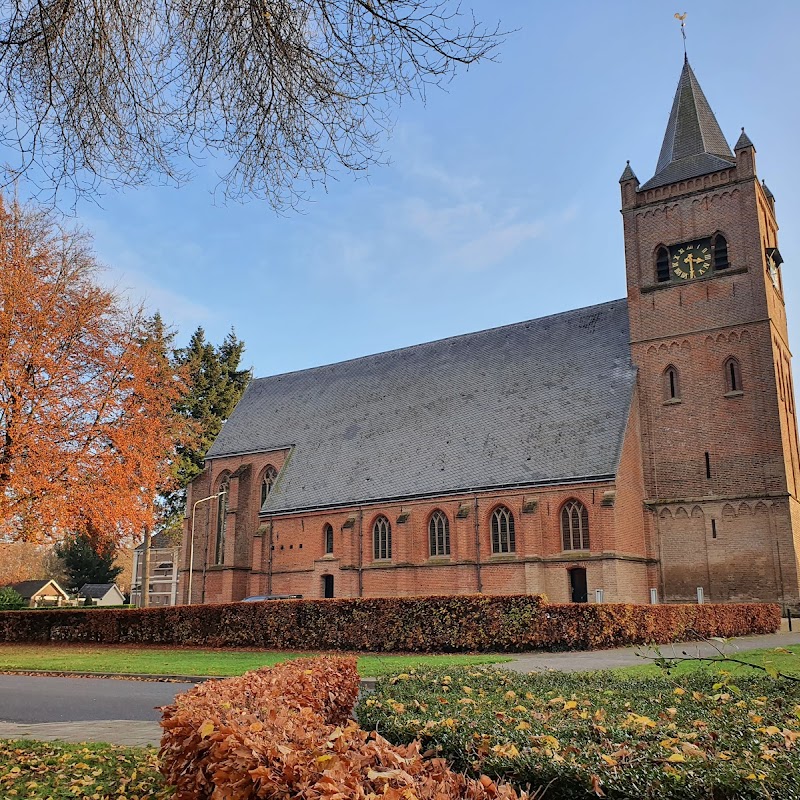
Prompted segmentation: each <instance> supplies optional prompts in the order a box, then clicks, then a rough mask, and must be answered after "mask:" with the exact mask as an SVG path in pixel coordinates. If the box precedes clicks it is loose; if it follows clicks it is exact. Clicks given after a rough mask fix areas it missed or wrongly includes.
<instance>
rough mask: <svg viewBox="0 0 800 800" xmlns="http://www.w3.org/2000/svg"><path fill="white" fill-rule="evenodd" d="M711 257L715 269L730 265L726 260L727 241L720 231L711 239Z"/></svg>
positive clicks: (726, 267) (725, 267)
mask: <svg viewBox="0 0 800 800" xmlns="http://www.w3.org/2000/svg"><path fill="white" fill-rule="evenodd" d="M711 258H712V260H713V263H714V269H715V270H718V269H728V267H729V266H730V265H731V264H730V262H729V261H728V241H727V239H725V237H724V236H723V235H722V234H721V233H718V234H717V235H716V236H715V237H714V238H713V239H712V240H711Z"/></svg>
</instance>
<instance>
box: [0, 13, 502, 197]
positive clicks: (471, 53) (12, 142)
mask: <svg viewBox="0 0 800 800" xmlns="http://www.w3.org/2000/svg"><path fill="white" fill-rule="evenodd" d="M499 39H500V35H499V32H498V30H497V29H496V28H494V29H493V28H491V27H489V28H487V27H484V26H482V25H480V24H479V23H477V22H476V21H475V19H474V17H473V16H472V14H471V13H470V12H469V11H466V10H463V9H462V8H461V5H460V3H459V0H248V1H247V2H221V3H220V2H208V1H207V0H206V2H202V1H199V2H193V3H188V2H177V1H176V0H126V2H122V1H121V0H69V1H67V0H8V2H4V3H2V4H0V115H2V116H4V117H5V118H6V124H5V125H4V126H3V127H2V129H0V130H1V131H2V132H1V133H0V142H2V144H4V145H6V146H7V147H9V148H11V149H12V150H13V151H14V152H16V153H18V154H19V163H18V164H17V165H16V166H15V167H14V168H13V170H12V175H19V174H26V173H33V174H35V175H36V177H37V179H38V185H40V186H46V187H47V188H48V190H52V191H58V190H59V189H61V188H64V187H67V188H68V189H70V190H74V191H77V192H78V193H81V192H91V191H92V190H93V189H94V188H96V186H97V184H98V183H99V182H101V181H110V182H111V183H112V184H116V185H120V184H128V185H132V184H140V183H143V182H146V181H149V180H150V179H151V178H153V177H154V176H156V175H157V176H160V177H165V176H166V177H167V178H171V179H173V180H176V181H178V180H180V179H181V178H182V177H184V170H183V169H182V164H183V163H185V162H184V161H183V160H182V159H183V157H184V156H186V155H188V156H189V158H190V159H193V160H198V159H203V158H205V157H207V156H208V154H212V155H215V156H218V157H219V158H220V160H221V162H223V163H225V164H227V172H225V173H224V174H223V177H222V184H223V186H224V189H225V191H226V192H227V193H228V194H229V195H233V196H237V197H239V196H250V197H263V198H266V199H267V200H268V201H269V202H270V203H271V204H272V205H273V206H274V207H276V208H282V207H285V206H286V204H292V203H294V202H295V201H296V200H297V198H298V196H299V194H300V191H301V190H300V186H301V185H302V184H303V183H304V182H307V181H312V182H314V181H323V182H324V181H325V180H326V178H327V177H328V176H330V175H331V174H333V173H334V172H335V171H337V170H338V169H344V170H346V171H358V170H363V169H365V168H367V167H368V166H369V165H370V164H372V163H375V162H376V161H377V160H380V158H381V142H382V134H383V133H384V131H385V130H386V128H387V126H388V125H389V124H390V121H391V110H392V106H393V104H396V103H399V102H400V100H401V99H402V98H404V97H407V96H412V97H413V96H416V97H423V98H424V95H425V91H426V87H428V86H430V85H432V84H440V83H443V82H446V81H448V80H450V79H451V78H452V76H453V75H454V74H455V73H456V71H457V70H458V69H459V68H465V67H467V66H469V65H470V64H474V63H475V62H477V61H479V60H481V59H483V58H485V57H486V56H488V55H489V54H490V53H491V52H492V50H493V48H494V47H496V45H497V44H498V42H499Z"/></svg>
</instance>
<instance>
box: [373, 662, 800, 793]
mask: <svg viewBox="0 0 800 800" xmlns="http://www.w3.org/2000/svg"><path fill="white" fill-rule="evenodd" d="M715 680H716V681H717V682H716V683H715ZM736 683H737V685H733V684H732V682H731V681H730V679H729V678H728V679H725V678H723V679H721V680H719V679H717V678H714V677H709V676H707V675H705V676H704V675H700V674H694V675H691V676H687V677H686V678H683V679H681V680H679V681H670V680H669V679H667V678H649V679H637V680H631V679H623V678H617V677H614V676H613V675H610V674H609V673H593V674H588V675H587V674H581V675H576V674H568V673H546V674H538V675H517V674H514V673H511V672H506V671H503V670H501V669H491V668H482V667H468V668H464V669H462V668H453V669H450V670H430V671H426V672H425V673H420V674H403V675H399V676H396V677H394V678H391V679H381V680H379V682H378V685H377V690H376V692H375V693H374V694H373V695H370V696H368V697H366V698H364V699H362V701H361V702H360V704H359V707H358V709H357V716H358V719H359V720H360V722H361V724H362V725H363V726H364V727H370V728H376V729H378V730H380V731H381V733H382V734H383V735H384V736H385V737H386V738H387V739H389V740H390V741H392V742H395V743H401V742H406V741H410V740H416V739H419V740H420V742H421V745H422V747H423V748H432V749H435V750H436V751H437V753H439V754H440V755H442V756H444V757H445V758H447V759H449V760H450V761H451V762H452V764H453V767H454V768H455V769H460V770H465V771H467V772H468V773H471V774H480V773H486V774H488V775H490V776H491V777H493V778H495V779H503V780H508V781H510V782H512V783H514V784H516V785H522V786H524V785H527V784H530V785H534V786H544V785H546V786H548V787H549V789H548V795H547V796H552V797H555V798H559V800H572V798H580V799H581V800H585V799H586V798H589V797H597V796H606V797H608V798H613V799H614V800H622V798H626V799H628V798H636V799H637V800H640V799H644V798H658V800H690V798H691V800H699V799H700V798H709V800H711V798H713V800H734V798H735V799H736V800H742V799H743V798H756V797H759V798H765V797H776V798H777V797H780V798H782V800H788V799H789V798H800V786H798V783H797V775H798V774H800V748H799V747H798V745H800V687H799V686H798V685H797V684H794V683H787V682H776V681H774V680H772V679H769V678H748V679H742V680H737V682H736Z"/></svg>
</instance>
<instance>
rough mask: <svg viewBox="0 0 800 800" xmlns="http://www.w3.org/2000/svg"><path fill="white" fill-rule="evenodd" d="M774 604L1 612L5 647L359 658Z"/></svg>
mask: <svg viewBox="0 0 800 800" xmlns="http://www.w3.org/2000/svg"><path fill="white" fill-rule="evenodd" d="M779 627H780V609H779V607H778V606H776V605H769V604H756V603H753V604H729V605H712V604H707V605H651V606H645V605H642V606H637V605H624V604H612V603H608V604H591V605H589V604H582V605H579V604H572V605H557V604H549V603H547V602H546V601H545V600H544V599H543V598H542V597H538V596H531V595H508V596H487V595H459V596H447V597H396V598H368V599H367V598H357V599H347V600H345V599H342V600H273V601H267V602H262V603H229V604H225V605H202V606H201V605H196V606H174V607H161V608H148V609H128V610H125V609H100V608H94V609H91V610H88V609H87V610H83V609H75V610H64V609H59V610H54V611H51V612H47V611H41V612H39V613H36V614H29V613H25V612H14V611H8V612H2V613H0V642H101V643H104V644H161V645H187V646H195V647H257V648H264V649H278V650H343V651H360V652H518V651H525V650H534V649H545V650H587V649H596V648H607V647H620V646H625V645H633V644H645V643H651V642H657V643H668V642H675V641H685V640H687V639H692V638H696V637H698V636H700V637H711V636H723V637H731V636H746V635H750V634H757V633H771V632H774V631H776V630H778V628H779Z"/></svg>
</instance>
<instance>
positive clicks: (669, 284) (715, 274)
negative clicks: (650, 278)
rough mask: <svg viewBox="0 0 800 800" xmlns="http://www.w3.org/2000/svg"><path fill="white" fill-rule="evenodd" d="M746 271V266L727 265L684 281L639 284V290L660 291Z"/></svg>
mask: <svg viewBox="0 0 800 800" xmlns="http://www.w3.org/2000/svg"><path fill="white" fill-rule="evenodd" d="M743 272H747V267H728V269H723V270H719V271H718V272H712V273H711V274H710V275H703V276H702V277H700V278H692V279H691V280H686V281H673V280H669V281H664V282H663V283H651V284H650V285H649V286H641V287H640V288H639V291H640V292H641V294H649V293H650V292H660V291H661V290H662V289H674V288H675V287H676V286H689V285H691V284H695V283H704V282H705V281H710V280H713V279H714V278H723V277H725V275H741V274H742V273H743Z"/></svg>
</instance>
